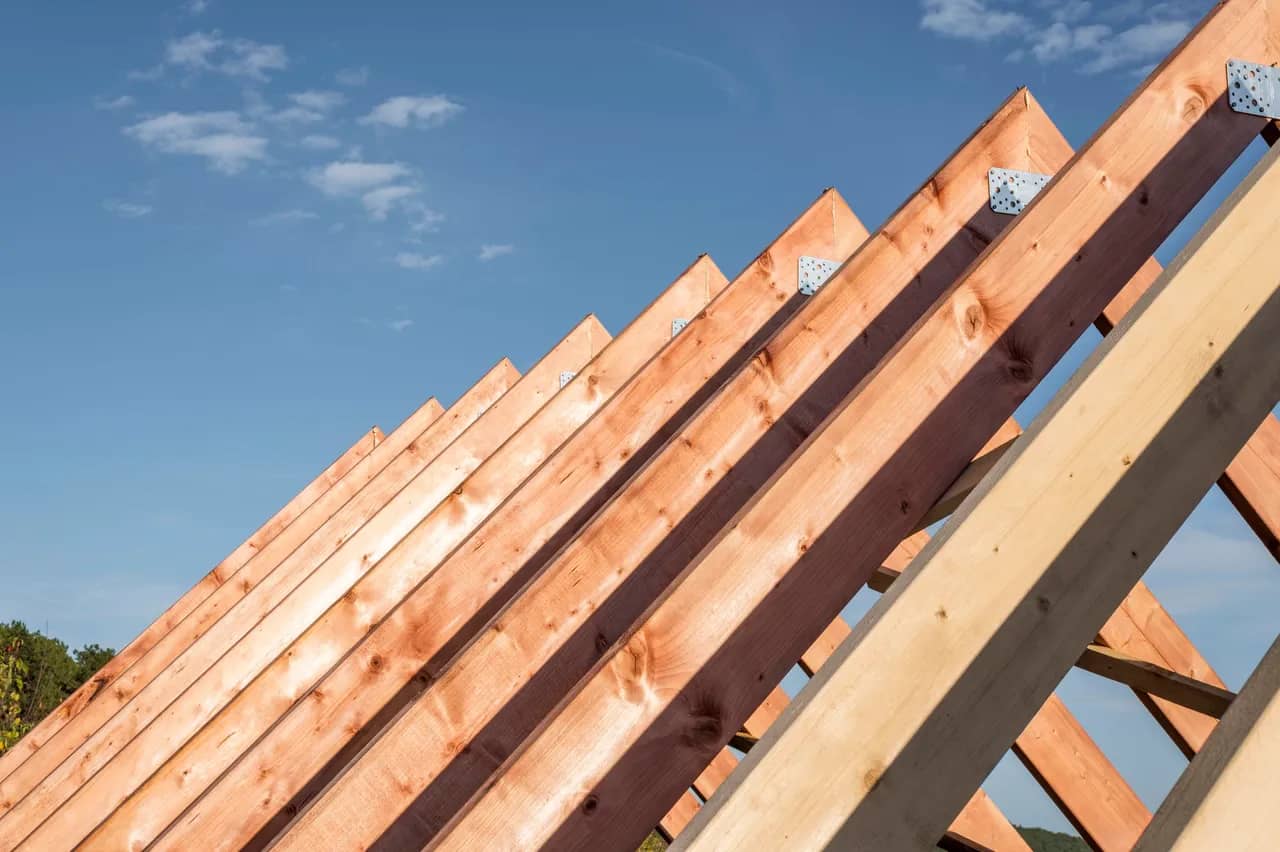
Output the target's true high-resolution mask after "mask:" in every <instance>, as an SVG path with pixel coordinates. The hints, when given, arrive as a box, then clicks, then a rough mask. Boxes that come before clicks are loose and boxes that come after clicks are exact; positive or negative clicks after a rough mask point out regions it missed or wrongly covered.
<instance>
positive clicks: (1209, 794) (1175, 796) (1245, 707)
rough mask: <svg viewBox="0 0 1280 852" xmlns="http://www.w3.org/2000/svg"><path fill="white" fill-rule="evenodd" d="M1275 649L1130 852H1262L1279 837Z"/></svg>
mask: <svg viewBox="0 0 1280 852" xmlns="http://www.w3.org/2000/svg"><path fill="white" fill-rule="evenodd" d="M1277 765H1280V642H1277V643H1276V644H1273V645H1272V646H1271V649H1270V650H1269V651H1268V652H1267V653H1266V655H1265V656H1264V657H1263V658H1262V662H1261V663H1259V664H1258V667H1257V668H1256V669H1255V670H1254V672H1253V674H1252V675H1250V677H1249V679H1248V681H1246V682H1245V685H1244V688H1243V689H1241V690H1240V695H1239V696H1238V697H1237V698H1236V700H1235V701H1234V702H1233V703H1232V705H1231V707H1230V709H1228V710H1227V712H1226V714H1225V715H1223V717H1222V723H1221V724H1220V725H1219V726H1218V729H1217V730H1215V731H1214V732H1213V736H1211V737H1210V738H1209V741H1208V742H1207V743H1205V746H1204V748H1203V749H1202V750H1201V752H1200V753H1199V754H1198V755H1196V757H1195V759H1194V760H1192V761H1191V765H1190V766H1189V767H1187V770H1186V771H1185V772H1183V773H1182V777H1181V778H1179V779H1178V781H1177V783H1176V784H1174V786H1173V789H1172V790H1171V791H1170V792H1169V795H1168V796H1167V797H1166V798H1165V800H1164V803H1163V804H1161V805H1160V809H1159V810H1158V811H1156V816H1155V819H1154V820H1152V822H1151V826H1150V827H1149V828H1148V829H1147V831H1146V833H1145V834H1143V835H1142V838H1141V840H1139V841H1138V844H1137V846H1135V847H1134V852H1170V850H1173V852H1191V850H1196V852H1198V850H1202V849H1231V850H1233V852H1269V850H1272V849H1275V848H1276V837H1277V835H1280V810H1277V808H1276V766H1277Z"/></svg>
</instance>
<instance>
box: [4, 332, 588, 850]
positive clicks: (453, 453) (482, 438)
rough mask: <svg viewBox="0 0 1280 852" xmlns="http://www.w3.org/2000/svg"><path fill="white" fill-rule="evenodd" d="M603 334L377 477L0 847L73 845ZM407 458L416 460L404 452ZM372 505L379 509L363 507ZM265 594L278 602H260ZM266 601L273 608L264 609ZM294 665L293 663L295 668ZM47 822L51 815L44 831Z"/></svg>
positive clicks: (560, 351) (123, 715) (133, 709)
mask: <svg viewBox="0 0 1280 852" xmlns="http://www.w3.org/2000/svg"><path fill="white" fill-rule="evenodd" d="M608 338H609V335H608V332H607V331H605V330H604V328H603V326H601V325H600V323H599V321H598V320H597V319H596V318H595V317H594V316H589V317H587V318H586V319H585V320H583V321H582V322H580V323H579V324H578V325H577V327H575V328H574V330H573V331H571V332H570V333H569V335H568V336H566V337H565V338H564V340H562V341H561V342H560V343H558V344H557V345H556V346H555V348H553V349H552V350H551V352H550V353H548V355H547V356H546V357H544V358H543V359H542V360H541V361H539V362H538V364H536V365H535V366H534V367H533V368H532V369H531V370H530V371H529V372H528V374H527V375H525V376H524V377H523V378H521V379H520V380H519V381H517V382H516V383H515V384H514V385H513V386H511V388H510V390H508V391H507V392H506V393H503V394H501V395H500V397H499V398H498V399H497V401H496V402H494V403H493V405H492V406H490V407H488V408H487V409H485V410H484V413H483V414H481V415H480V417H479V418H478V419H476V420H475V422H474V423H473V424H472V425H471V426H469V427H468V428H467V429H466V430H465V431H464V432H463V433H462V435H460V436H459V437H458V438H457V439H456V440H454V441H453V442H452V443H450V444H449V445H448V446H447V447H445V448H439V447H435V446H430V447H429V449H427V452H425V453H423V454H424V455H427V454H428V453H429V454H430V455H433V456H434V459H432V460H430V462H429V463H428V464H426V465H425V466H424V467H422V468H421V469H420V471H419V472H418V473H417V475H416V476H414V477H413V478H412V479H411V480H410V481H409V483H408V484H406V485H404V487H403V488H401V489H400V490H399V491H398V492H393V495H387V494H385V493H384V492H383V491H382V490H381V488H382V486H383V484H384V482H383V480H382V479H381V478H379V479H378V480H376V481H375V482H374V485H373V487H370V486H366V487H365V488H364V489H362V490H361V491H360V493H359V494H357V495H356V497H354V498H353V499H352V500H351V501H349V502H348V503H347V504H346V505H345V506H344V507H343V508H342V509H341V510H340V511H339V512H338V513H337V516H335V518H333V519H330V521H329V522H326V524H325V525H323V526H322V527H321V529H320V530H319V531H318V532H317V533H316V534H315V535H313V537H312V540H318V541H319V545H322V546H323V548H322V550H324V551H327V552H329V553H331V554H332V555H329V556H328V558H320V559H317V560H315V561H314V562H313V563H311V565H310V567H312V568H313V570H296V569H290V570H289V571H287V572H285V571H283V569H284V568H285V565H286V564H288V563H290V560H292V559H293V558H294V556H295V555H296V554H297V551H295V554H294V555H291V556H290V557H289V559H287V560H286V562H285V563H282V565H281V567H280V568H279V569H277V570H276V571H274V572H272V574H270V575H268V577H267V579H265V580H264V581H263V582H262V583H260V584H259V585H258V586H257V587H255V588H254V589H253V591H252V592H251V595H253V597H254V601H253V606H252V607H250V606H248V605H247V604H248V600H247V599H246V600H245V601H241V603H240V605H239V606H237V607H235V608H234V609H233V610H232V611H231V612H229V613H228V614H227V615H225V616H224V617H223V618H221V619H219V620H218V622H217V623H216V624H215V625H214V626H213V628H212V629H210V630H209V632H207V633H205V634H204V635H203V636H201V637H200V638H199V639H198V640H197V641H196V642H195V643H194V644H192V646H191V647H190V648H189V649H188V650H187V651H186V652H185V653H184V654H183V655H182V656H181V657H180V658H179V659H178V660H176V661H175V662H174V664H173V665H171V666H170V667H168V668H167V669H165V670H164V671H163V672H161V673H160V674H159V675H158V676H157V677H156V678H155V679H154V680H152V681H151V682H150V683H149V684H147V685H146V687H144V688H143V689H142V690H141V691H140V692H139V693H138V694H137V695H136V696H134V697H133V699H132V700H130V701H129V703H128V704H127V705H126V706H125V707H124V708H122V709H121V710H120V711H119V712H117V713H116V714H115V715H114V716H113V717H112V718H111V719H110V720H109V721H108V722H107V723H106V724H105V725H103V726H102V727H101V728H99V729H98V730H97V731H96V732H95V733H94V734H93V736H91V737H90V738H89V739H88V740H86V741H85V743H84V744H83V745H82V746H81V747H80V748H79V750H78V751H77V752H76V753H74V754H73V756H72V757H71V758H70V759H69V760H67V761H65V762H64V763H62V764H61V765H60V766H58V768H57V769H55V770H54V771H53V772H52V773H50V774H49V775H48V776H47V777H46V778H45V779H44V780H43V781H41V782H40V784H39V785H37V786H36V787H35V788H33V790H32V791H31V793H29V794H28V795H27V796H26V798H25V799H23V800H22V801H21V802H19V803H17V804H16V805H15V806H14V807H13V808H12V809H11V810H9V811H8V813H7V814H5V815H4V816H2V817H0V848H3V847H5V846H6V845H7V840H8V839H9V838H13V839H14V840H17V839H21V838H22V837H23V836H25V834H26V833H28V832H30V831H32V829H34V828H35V826H36V825H37V824H40V825H41V827H40V830H39V832H37V834H35V835H33V837H34V836H39V837H41V838H47V840H41V842H39V843H37V844H36V845H37V847H40V846H44V845H49V846H52V847H61V846H64V845H74V844H75V843H76V842H78V840H79V839H80V838H81V837H82V836H83V834H84V833H87V832H88V831H89V830H91V829H92V828H93V827H94V826H95V825H97V823H98V822H99V821H100V820H102V819H103V818H105V817H106V816H107V814H108V813H110V811H111V810H112V809H113V808H114V807H115V806H116V805H117V804H119V802H120V801H122V800H123V799H124V797H125V796H126V795H127V794H128V793H129V792H131V791H132V790H133V789H134V786H136V785H137V784H140V783H142V782H143V781H145V780H146V778H147V776H148V775H150V774H151V772H152V771H154V770H155V769H157V768H159V766H160V765H161V764H162V763H163V762H164V761H165V759H166V758H168V757H169V756H171V755H172V753H173V751H174V750H175V749H177V748H178V747H179V746H181V745H182V744H183V743H184V742H185V741H186V739H188V738H189V737H190V736H191V735H192V734H194V733H195V732H196V731H197V730H199V728H200V727H201V726H202V725H204V724H205V723H206V722H207V721H208V720H209V719H210V718H211V717H212V716H213V715H214V714H215V713H216V712H217V711H218V710H219V709H221V708H222V707H223V706H225V705H226V703H227V702H228V701H230V700H231V699H232V698H233V697H234V696H235V695H237V694H238V693H239V692H240V691H241V690H243V689H245V688H246V687H247V686H248V685H249V683H250V682H252V681H253V679H254V678H255V677H257V675H258V674H259V673H261V672H262V670H263V669H264V668H265V667H266V666H267V665H268V664H269V663H270V662H271V661H272V660H274V659H275V658H276V657H277V656H279V655H280V654H282V653H284V652H285V651H286V649H287V648H288V647H289V645H290V643H291V642H292V641H293V640H294V639H296V638H297V637H298V635H300V634H301V633H302V632H303V631H304V630H305V629H307V627H308V626H309V625H311V624H312V623H313V622H315V621H316V620H317V619H318V618H320V617H321V616H322V615H324V613H325V611H326V610H327V609H328V608H329V607H330V606H331V605H332V604H334V603H335V602H337V601H339V600H341V599H342V598H343V596H344V595H345V594H347V593H348V592H349V590H350V589H351V588H352V586H353V585H354V584H355V583H356V582H357V580H359V579H360V578H361V577H363V576H365V575H366V574H367V573H369V572H370V571H371V570H372V569H373V568H374V566H376V565H377V564H378V563H379V562H380V561H381V559H382V557H383V556H384V555H386V554H387V553H388V552H389V551H390V550H391V549H392V548H393V547H395V546H396V545H397V543H398V542H399V541H400V540H401V539H402V538H404V537H405V536H406V535H407V534H408V533H409V532H410V531H411V530H413V529H414V528H415V527H416V526H417V525H418V522H419V521H421V520H422V518H423V517H425V516H426V515H427V513H428V512H429V511H430V510H432V509H433V507H435V506H436V505H437V504H440V503H442V502H446V501H447V502H448V503H449V504H451V505H452V504H453V503H456V502H461V501H458V500H457V498H456V496H455V495H454V494H453V492H454V491H455V489H458V488H459V487H460V486H462V484H463V482H464V481H465V480H466V478H467V476H468V475H469V474H470V473H471V472H472V471H473V470H474V469H475V468H476V467H477V466H478V465H479V464H480V462H481V461H482V460H483V459H484V458H485V457H486V456H488V455H489V454H490V453H492V452H493V451H494V450H495V449H497V448H498V447H500V446H502V445H503V444H504V443H505V442H506V441H507V439H508V438H510V437H511V436H512V435H513V434H515V433H516V431H517V430H518V429H519V427H520V426H521V425H523V424H524V423H525V422H526V421H527V420H528V419H529V418H530V417H531V416H532V415H533V414H534V413H535V412H537V411H538V409H539V408H541V407H542V405H543V403H545V402H546V400H548V399H549V398H551V397H553V396H554V395H555V394H556V393H557V392H558V391H559V389H560V374H561V372H563V371H567V370H579V369H581V368H582V366H583V365H584V364H585V363H586V362H587V361H589V360H590V359H591V357H592V356H593V355H594V354H595V352H597V351H598V350H599V348H600V347H601V346H603V345H604V343H605V342H607V340H608ZM445 419H446V420H447V419H448V418H445ZM384 446H386V445H385V444H384ZM406 452H409V453H410V454H411V455H414V454H416V451H413V450H408V449H406ZM437 452H438V455H436V453H437ZM385 474H386V471H384V476H385ZM388 500H389V502H388ZM370 502H374V503H381V505H379V506H374V505H368V503H370ZM350 514H354V515H355V516H356V518H357V519H361V518H368V521H367V522H365V523H363V525H356V526H355V528H354V529H352V534H351V535H349V537H345V538H343V537H338V538H336V539H335V538H332V537H330V536H328V535H326V534H325V533H326V530H327V529H331V528H332V525H333V524H335V523H341V524H343V527H342V528H343V529H348V528H349V527H347V526H346V524H347V523H348V520H349V519H348V515H350ZM339 516H340V517H339ZM298 567H300V568H304V569H305V568H306V567H308V566H306V565H303V566H298ZM277 580H278V582H277ZM268 593H270V594H273V595H276V597H275V598H271V599H266V600H264V597H265V596H266V595H267V594H268ZM273 600H278V603H275V604H274V606H270V607H267V604H269V603H272V601H273ZM352 602H354V601H352ZM361 603H363V602H361ZM259 607H266V608H265V609H259ZM368 614H369V615H370V616H372V615H374V614H375V613H374V612H372V611H370V612H369V613H368ZM338 650H339V649H338V648H331V649H330V651H331V652H337V651H338ZM219 651H221V652H222V653H221V654H219V653H218V652H219ZM301 665H302V664H301V662H296V661H295V667H298V668H301ZM291 682H293V681H291ZM178 696H180V698H178V700H177V701H175V700H174V699H175V698H176V697H178ZM171 702H172V703H171ZM81 715H82V717H83V715H84V714H81ZM40 754H42V753H37V757H38V756H40ZM33 760H34V758H33ZM28 762H29V763H30V762H32V761H28ZM0 786H2V785H0ZM157 806H158V803H157ZM46 817H49V819H48V820H47V821H44V822H43V824H41V821H42V820H44V819H45V818H46ZM33 842H34V841H33Z"/></svg>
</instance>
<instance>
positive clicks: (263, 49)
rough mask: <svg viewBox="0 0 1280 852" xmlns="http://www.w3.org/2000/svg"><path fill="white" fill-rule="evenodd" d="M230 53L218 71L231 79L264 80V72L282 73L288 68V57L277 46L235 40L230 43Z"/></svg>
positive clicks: (282, 49)
mask: <svg viewBox="0 0 1280 852" xmlns="http://www.w3.org/2000/svg"><path fill="white" fill-rule="evenodd" d="M231 53H232V56H231V58H229V59H227V60H225V61H223V63H222V64H221V65H219V66H218V70H220V71H221V72H222V73H224V74H229V75H231V76H232V77H249V78H251V79H254V80H266V79H268V77H267V75H266V73H265V72H267V71H283V70H284V69H285V68H287V67H289V56H288V54H287V53H285V49H284V48H283V47H281V46H280V45H278V44H258V43H257V42H254V41H249V40H248V39H236V40H235V41H233V42H231Z"/></svg>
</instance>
